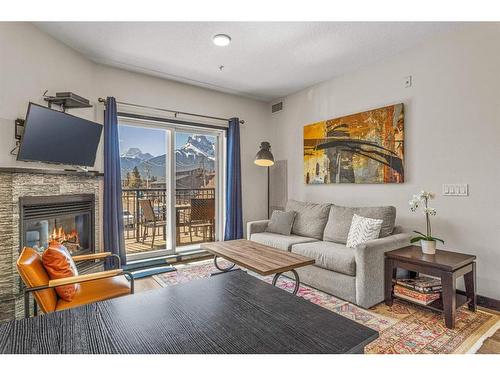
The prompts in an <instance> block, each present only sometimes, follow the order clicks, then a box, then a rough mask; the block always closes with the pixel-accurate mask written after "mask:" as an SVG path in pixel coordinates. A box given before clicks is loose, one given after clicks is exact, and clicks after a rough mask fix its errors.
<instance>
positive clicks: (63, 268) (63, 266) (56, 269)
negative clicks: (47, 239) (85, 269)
mask: <svg viewBox="0 0 500 375" xmlns="http://www.w3.org/2000/svg"><path fill="white" fill-rule="evenodd" d="M42 262H43V266H44V268H45V270H46V271H47V274H48V275H49V278H50V279H51V280H54V279H62V278H65V277H71V276H78V270H77V268H76V265H75V262H73V259H72V258H71V255H70V253H69V251H68V250H67V249H66V248H65V247H64V246H63V245H61V244H60V243H59V242H57V241H52V242H51V243H50V244H49V247H48V249H47V250H45V251H44V252H43V255H42ZM78 288H79V284H71V285H64V286H58V287H56V288H55V289H56V293H57V295H58V296H59V297H60V298H62V299H63V300H65V301H68V302H71V301H72V300H73V297H74V296H75V294H76V292H77V291H78Z"/></svg>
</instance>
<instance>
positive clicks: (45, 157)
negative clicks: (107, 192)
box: [17, 103, 102, 167]
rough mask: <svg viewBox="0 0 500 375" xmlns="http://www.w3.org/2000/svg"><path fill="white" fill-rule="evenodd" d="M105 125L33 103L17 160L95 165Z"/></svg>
mask: <svg viewBox="0 0 500 375" xmlns="http://www.w3.org/2000/svg"><path fill="white" fill-rule="evenodd" d="M101 133H102V125H101V124H98V123H96V122H92V121H88V120H85V119H82V118H80V117H76V116H72V115H69V114H67V113H64V112H60V111H55V110H53V109H49V108H47V107H43V106H40V105H37V104H34V103H30V105H29V107H28V113H27V114H26V120H25V123H24V134H23V137H22V139H21V146H20V148H19V153H18V154H17V160H23V161H42V162H47V163H58V164H69V165H79V166H87V167H89V166H93V165H94V163H95V158H96V153H97V146H98V145H99V140H100V139H101Z"/></svg>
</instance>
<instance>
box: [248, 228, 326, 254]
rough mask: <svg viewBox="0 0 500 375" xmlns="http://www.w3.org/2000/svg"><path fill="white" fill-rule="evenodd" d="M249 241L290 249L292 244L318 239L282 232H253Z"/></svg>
mask: <svg viewBox="0 0 500 375" xmlns="http://www.w3.org/2000/svg"><path fill="white" fill-rule="evenodd" d="M250 241H255V242H258V243H261V244H263V245H267V246H271V247H275V248H276V249H280V250H286V251H290V249H291V248H292V245H294V244H298V243H304V242H313V241H318V240H317V239H315V238H309V237H300V236H294V235H293V234H292V235H290V236H284V235H282V234H276V233H269V232H262V233H253V234H252V235H251V236H250Z"/></svg>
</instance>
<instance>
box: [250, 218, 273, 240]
mask: <svg viewBox="0 0 500 375" xmlns="http://www.w3.org/2000/svg"><path fill="white" fill-rule="evenodd" d="M268 223H269V220H258V221H249V222H248V223H247V239H250V236H251V235H252V234H254V233H261V232H265V230H266V228H267V224H268Z"/></svg>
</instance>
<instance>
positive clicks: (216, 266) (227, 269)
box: [214, 255, 236, 272]
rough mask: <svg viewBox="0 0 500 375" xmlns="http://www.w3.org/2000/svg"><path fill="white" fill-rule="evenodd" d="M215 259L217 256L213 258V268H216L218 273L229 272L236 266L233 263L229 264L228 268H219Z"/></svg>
mask: <svg viewBox="0 0 500 375" xmlns="http://www.w3.org/2000/svg"><path fill="white" fill-rule="evenodd" d="M217 258H218V256H217V255H216V256H214V266H215V268H217V269H218V270H219V271H221V272H227V271H230V270H231V269H232V268H233V267H234V266H235V265H236V264H235V263H231V265H230V266H228V267H225V268H222V267H221V266H219V264H218V263H217Z"/></svg>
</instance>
